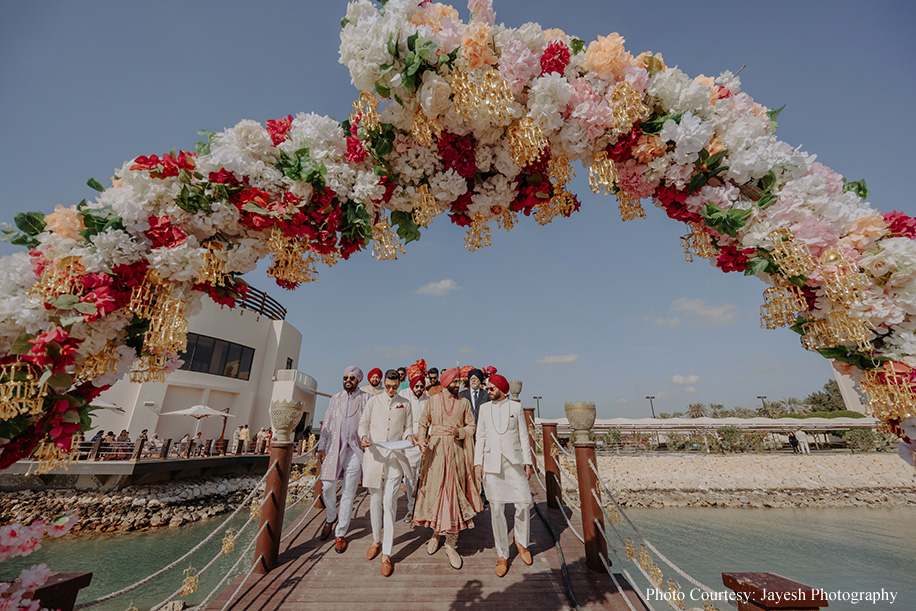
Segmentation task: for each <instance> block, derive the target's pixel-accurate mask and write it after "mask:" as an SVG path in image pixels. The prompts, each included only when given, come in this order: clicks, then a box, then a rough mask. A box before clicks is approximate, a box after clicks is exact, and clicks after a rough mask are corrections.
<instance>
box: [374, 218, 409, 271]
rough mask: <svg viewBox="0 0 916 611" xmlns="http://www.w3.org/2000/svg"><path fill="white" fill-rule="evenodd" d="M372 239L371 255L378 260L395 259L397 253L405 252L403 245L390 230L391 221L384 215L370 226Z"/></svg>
mask: <svg viewBox="0 0 916 611" xmlns="http://www.w3.org/2000/svg"><path fill="white" fill-rule="evenodd" d="M372 241H373V242H374V243H373V245H372V256H373V257H375V258H376V259H377V260H378V261H394V260H397V258H398V254H404V252H405V251H404V246H403V245H402V244H401V243H400V242H399V241H398V238H397V236H396V235H395V234H394V231H392V230H391V223H389V222H388V219H387V218H385V217H382V218H381V219H379V221H378V222H377V223H376V224H375V225H373V226H372Z"/></svg>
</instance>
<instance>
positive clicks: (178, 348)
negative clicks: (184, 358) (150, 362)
mask: <svg viewBox="0 0 916 611" xmlns="http://www.w3.org/2000/svg"><path fill="white" fill-rule="evenodd" d="M187 305H188V304H187V302H185V301H182V300H181V299H173V298H172V297H167V298H165V299H161V300H160V301H159V303H158V306H159V307H158V308H157V309H156V311H155V312H154V313H153V316H152V318H150V324H149V330H147V332H146V335H145V336H144V338H143V346H144V348H146V350H147V352H149V353H150V354H161V355H168V354H178V353H179V352H184V351H185V349H187V347H188V318H187V316H186V315H185V309H186V308H187Z"/></svg>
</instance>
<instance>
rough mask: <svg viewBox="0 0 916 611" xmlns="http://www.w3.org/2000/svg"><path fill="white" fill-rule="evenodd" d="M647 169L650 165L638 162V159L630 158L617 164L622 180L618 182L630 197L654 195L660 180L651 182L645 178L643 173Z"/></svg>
mask: <svg viewBox="0 0 916 611" xmlns="http://www.w3.org/2000/svg"><path fill="white" fill-rule="evenodd" d="M647 169H648V166H645V165H643V164H641V163H636V160H634V159H630V160H628V161H627V162H626V163H624V164H622V165H618V166H617V172H618V174H619V176H620V181H619V182H618V183H617V184H618V185H619V186H620V188H621V189H623V190H624V191H626V192H627V194H629V196H630V197H635V198H637V199H644V198H646V197H652V195H653V194H654V193H655V189H656V188H657V187H658V182H659V181H658V179H655V180H652V181H650V182H646V181H645V180H643V174H644V173H645V172H646V170H647Z"/></svg>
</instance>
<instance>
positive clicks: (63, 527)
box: [47, 509, 79, 539]
mask: <svg viewBox="0 0 916 611" xmlns="http://www.w3.org/2000/svg"><path fill="white" fill-rule="evenodd" d="M77 522H79V515H78V511H77V510H76V509H74V510H73V511H68V512H67V513H65V514H63V515H59V516H57V517H56V518H54V519H53V520H51V523H50V524H49V525H48V532H47V534H48V536H49V537H54V538H55V539H57V538H58V537H62V536H64V535H66V534H67V533H68V532H70V529H71V528H73V527H74V526H76V523H77Z"/></svg>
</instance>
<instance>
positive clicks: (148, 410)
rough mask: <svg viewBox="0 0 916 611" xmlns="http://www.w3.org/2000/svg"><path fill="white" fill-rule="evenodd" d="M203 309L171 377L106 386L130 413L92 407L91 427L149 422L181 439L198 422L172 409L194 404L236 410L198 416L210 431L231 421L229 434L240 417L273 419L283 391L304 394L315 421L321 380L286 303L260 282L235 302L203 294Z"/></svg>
mask: <svg viewBox="0 0 916 611" xmlns="http://www.w3.org/2000/svg"><path fill="white" fill-rule="evenodd" d="M203 301H204V307H203V310H202V311H201V312H200V313H199V314H197V315H196V316H193V317H192V318H190V319H189V320H188V326H189V334H188V348H187V351H186V353H185V355H183V359H184V361H185V363H184V365H182V367H181V369H180V370H178V371H176V372H174V373H172V374H171V375H170V376H169V377H168V378H167V379H166V381H165V382H145V383H142V384H138V383H133V382H131V381H130V379H129V378H128V377H125V378H123V379H122V380H120V381H119V382H118V383H116V384H115V385H114V386H112V387H111V388H110V389H109V390H107V391H105V392H104V393H102V395H101V396H100V397H99V400H100V401H105V402H107V403H113V404H115V405H117V406H119V407H121V408H123V410H124V413H120V412H117V411H111V410H106V409H100V410H98V411H96V412H94V414H93V419H92V424H93V430H92V432H91V433H88V434H87V439H88V438H89V437H91V436H92V435H94V433H95V430H97V429H102V430H103V432H104V431H114V433H115V434H116V435H117V434H118V433H119V432H120V431H121V429H127V430H128V432H129V433H130V438H131V439H136V438H137V436H138V435H139V434H140V432H141V431H142V430H143V429H148V430H149V434H150V435H152V434H153V433H158V435H159V438H160V439H163V440H164V439H173V440H175V441H177V440H178V439H180V438H181V437H182V436H183V435H184V434H185V433H190V434H192V435H193V433H194V431H195V427H196V426H197V422H195V420H194V419H193V418H191V417H189V416H180V415H178V416H167V417H163V415H164V414H167V413H168V412H173V411H177V410H181V409H186V408H188V407H192V406H194V405H207V406H209V407H212V408H213V409H216V410H227V413H228V414H229V415H231V416H234V418H219V417H209V418H203V419H202V420H201V421H200V431H201V432H202V433H203V438H204V439H219V438H220V435H221V433H222V430H223V422H224V421H225V423H226V424H225V426H226V429H225V438H226V439H230V438H231V437H232V432H233V430H234V429H235V428H236V427H237V426H239V425H240V424H247V425H248V426H249V428H250V429H252V435H251V437H252V439H254V436H255V433H257V431H258V429H260V428H261V427H268V428H269V427H270V414H269V409H270V404H271V403H272V402H273V401H276V400H280V399H285V400H292V401H301V402H302V404H303V405H304V406H305V416H304V418H303V423H302V424H301V425H300V426H301V427H306V426H309V425H311V424H312V418H313V416H314V413H315V394H314V393H313V392H309V390H311V391H315V390H317V388H318V383H317V382H316V381H315V380H314V379H313V378H312V377H311V376H308V375H306V374H305V373H303V372H301V371H298V369H297V366H298V362H299V350H300V347H301V344H302V334H301V333H300V332H299V331H298V330H297V329H295V328H294V327H293V326H292V325H290V324H289V323H287V322H286V321H285V320H284V319H285V316H286V309H285V308H284V307H283V306H282V305H280V304H279V303H278V302H277V301H275V300H274V299H272V298H271V297H269V296H268V295H267V294H266V293H263V292H261V291H259V290H257V289H254V288H251V290H250V291H249V294H248V296H247V298H246V299H245V300H244V301H241V302H239V303H238V305H236V307H235V308H232V309H230V308H228V307H224V306H219V305H216V304H214V303H213V302H211V301H210V300H209V299H206V298H204V300H203Z"/></svg>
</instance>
